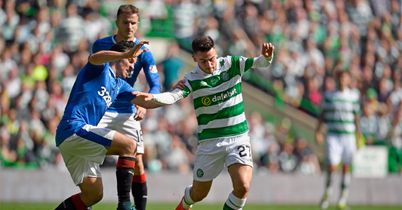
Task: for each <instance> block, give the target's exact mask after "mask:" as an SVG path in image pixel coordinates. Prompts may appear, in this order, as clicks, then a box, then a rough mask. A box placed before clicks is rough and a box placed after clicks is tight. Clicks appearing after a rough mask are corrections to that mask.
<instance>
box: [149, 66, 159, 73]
mask: <svg viewBox="0 0 402 210" xmlns="http://www.w3.org/2000/svg"><path fill="white" fill-rule="evenodd" d="M149 72H151V73H158V69H157V68H156V66H155V65H150V66H149Z"/></svg>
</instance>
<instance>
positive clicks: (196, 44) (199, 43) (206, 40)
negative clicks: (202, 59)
mask: <svg viewBox="0 0 402 210" xmlns="http://www.w3.org/2000/svg"><path fill="white" fill-rule="evenodd" d="M191 46H192V48H193V53H196V52H208V51H209V50H210V49H212V48H213V47H214V46H215V43H214V40H212V38H211V37H210V36H202V37H198V38H195V39H194V40H193V43H192V44H191Z"/></svg>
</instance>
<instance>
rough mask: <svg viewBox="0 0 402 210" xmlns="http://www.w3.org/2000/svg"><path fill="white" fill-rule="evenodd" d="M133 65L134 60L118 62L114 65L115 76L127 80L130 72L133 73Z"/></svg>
mask: <svg viewBox="0 0 402 210" xmlns="http://www.w3.org/2000/svg"><path fill="white" fill-rule="evenodd" d="M134 63H135V59H134V58H130V59H123V60H121V61H119V62H118V63H117V65H116V76H117V77H120V78H127V77H128V76H129V75H130V74H131V71H133V65H134Z"/></svg>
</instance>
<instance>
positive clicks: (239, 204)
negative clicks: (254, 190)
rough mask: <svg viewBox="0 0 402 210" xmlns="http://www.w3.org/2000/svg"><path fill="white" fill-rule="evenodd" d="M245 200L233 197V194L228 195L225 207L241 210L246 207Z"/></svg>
mask: <svg viewBox="0 0 402 210" xmlns="http://www.w3.org/2000/svg"><path fill="white" fill-rule="evenodd" d="M246 200H247V198H244V199H241V198H238V197H236V196H235V195H233V192H231V193H230V194H229V197H228V199H227V200H226V202H225V203H226V205H228V206H229V207H230V208H232V209H237V210H241V209H243V207H244V205H246Z"/></svg>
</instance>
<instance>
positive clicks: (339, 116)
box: [322, 89, 360, 135]
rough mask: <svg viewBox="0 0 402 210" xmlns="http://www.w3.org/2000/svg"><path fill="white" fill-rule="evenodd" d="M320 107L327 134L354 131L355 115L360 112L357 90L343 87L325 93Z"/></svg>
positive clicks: (353, 132)
mask: <svg viewBox="0 0 402 210" xmlns="http://www.w3.org/2000/svg"><path fill="white" fill-rule="evenodd" d="M322 108H323V111H324V122H325V123H326V125H327V129H328V130H327V133H328V134H332V135H354V134H355V133H356V126H355V117H356V115H358V114H360V104H359V92H358V91H357V90H351V89H345V90H344V91H334V92H327V93H325V95H324V103H323V107H322Z"/></svg>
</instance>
